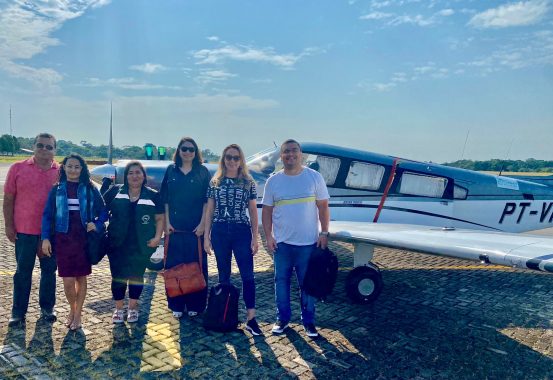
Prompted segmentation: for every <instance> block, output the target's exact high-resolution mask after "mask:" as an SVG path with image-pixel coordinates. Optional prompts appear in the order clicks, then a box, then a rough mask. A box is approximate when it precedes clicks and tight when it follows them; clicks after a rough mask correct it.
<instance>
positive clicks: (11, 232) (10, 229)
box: [5, 224, 17, 243]
mask: <svg viewBox="0 0 553 380" xmlns="http://www.w3.org/2000/svg"><path fill="white" fill-rule="evenodd" d="M5 230H6V236H7V238H8V240H9V241H11V242H12V243H15V239H17V233H16V232H15V227H14V225H13V224H12V225H7V224H6V228H5Z"/></svg>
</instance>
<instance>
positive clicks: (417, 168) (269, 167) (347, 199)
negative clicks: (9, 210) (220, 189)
mask: <svg viewBox="0 0 553 380" xmlns="http://www.w3.org/2000/svg"><path fill="white" fill-rule="evenodd" d="M302 150H303V159H304V164H305V165H306V166H308V167H311V168H313V169H315V170H317V171H319V172H320V173H321V174H322V175H323V178H324V179H325V182H326V184H327V187H328V189H329V193H330V196H331V199H330V208H331V219H332V220H343V221H365V222H378V223H402V224H418V225H426V226H437V227H446V228H463V229H481V230H491V231H506V232H523V231H529V230H536V229H540V228H547V227H551V226H553V187H550V186H546V185H543V184H538V183H533V182H530V181H524V180H517V179H513V178H509V177H499V176H494V175H490V174H484V173H478V172H474V171H470V170H464V169H457V168H451V167H446V166H443V165H437V164H433V163H424V162H415V161H409V160H403V159H398V158H395V157H391V156H385V155H380V154H376V153H369V152H364V151H360V150H355V149H350V148H342V147H337V146H332V145H326V144H319V143H303V144H302ZM126 162H128V161H119V162H118V163H117V164H116V165H115V166H108V165H104V166H103V167H99V168H96V169H94V170H93V171H92V174H93V178H95V179H96V180H101V178H102V177H105V176H114V177H115V181H116V183H122V174H123V170H124V166H125V165H126ZM143 163H144V165H145V167H146V171H147V174H148V185H149V186H152V187H154V188H159V185H160V183H161V181H162V179H163V175H164V173H165V170H166V168H167V166H168V165H170V164H171V162H170V161H143ZM206 166H207V167H208V169H210V172H212V173H213V172H214V171H215V169H216V165H213V164H211V165H210V164H206ZM248 167H249V169H250V172H251V174H252V176H253V177H254V179H255V180H256V182H257V185H258V195H259V198H258V203H259V205H258V207H259V208H260V207H261V205H260V203H261V199H262V197H263V187H264V185H265V181H266V180H267V178H269V176H270V175H272V173H274V172H275V171H278V170H280V169H281V168H282V163H281V162H280V154H279V148H277V147H275V148H272V149H269V150H266V151H263V152H261V153H258V154H256V155H254V156H252V157H249V158H248ZM110 173H111V174H110ZM260 219H261V218H260Z"/></svg>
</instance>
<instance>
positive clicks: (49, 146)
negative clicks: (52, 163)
mask: <svg viewBox="0 0 553 380" xmlns="http://www.w3.org/2000/svg"><path fill="white" fill-rule="evenodd" d="M36 147H37V148H38V149H46V150H54V147H53V146H52V145H48V144H46V145H45V144H43V143H36Z"/></svg>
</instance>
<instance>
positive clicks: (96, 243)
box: [86, 186, 109, 265]
mask: <svg viewBox="0 0 553 380" xmlns="http://www.w3.org/2000/svg"><path fill="white" fill-rule="evenodd" d="M90 214H91V212H90V186H87V187H86V222H87V224H88V223H89V222H91V221H92V218H91V217H90ZM108 250H109V238H108V234H107V231H106V230H105V229H102V231H100V232H98V231H88V232H87V233H86V257H87V258H88V262H89V263H90V265H96V264H98V263H99V262H100V261H102V259H103V258H104V256H105V255H106V254H107V253H108Z"/></svg>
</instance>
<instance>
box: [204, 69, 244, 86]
mask: <svg viewBox="0 0 553 380" xmlns="http://www.w3.org/2000/svg"><path fill="white" fill-rule="evenodd" d="M236 76H237V75H236V74H232V73H229V72H227V71H224V70H202V71H201V72H200V75H199V76H198V77H197V78H196V81H197V82H199V83H202V84H209V83H215V82H224V81H226V80H228V79H230V78H234V77H236Z"/></svg>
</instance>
